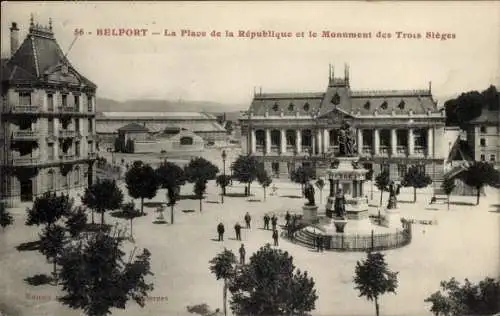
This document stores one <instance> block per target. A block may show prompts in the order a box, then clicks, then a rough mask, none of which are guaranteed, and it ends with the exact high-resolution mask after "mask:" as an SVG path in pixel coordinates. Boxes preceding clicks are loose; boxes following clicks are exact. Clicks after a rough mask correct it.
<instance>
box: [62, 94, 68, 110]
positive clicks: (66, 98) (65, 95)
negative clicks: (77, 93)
mask: <svg viewBox="0 0 500 316" xmlns="http://www.w3.org/2000/svg"><path fill="white" fill-rule="evenodd" d="M61 104H62V106H63V107H66V106H68V95H67V94H62V95H61Z"/></svg>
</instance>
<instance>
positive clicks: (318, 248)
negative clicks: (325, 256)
mask: <svg viewBox="0 0 500 316" xmlns="http://www.w3.org/2000/svg"><path fill="white" fill-rule="evenodd" d="M321 242H322V238H321V235H316V248H317V250H318V252H320V251H321V248H322V245H321Z"/></svg>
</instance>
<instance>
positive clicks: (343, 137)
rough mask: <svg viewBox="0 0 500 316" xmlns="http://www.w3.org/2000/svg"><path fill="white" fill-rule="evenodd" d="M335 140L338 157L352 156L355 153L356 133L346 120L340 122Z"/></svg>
mask: <svg viewBox="0 0 500 316" xmlns="http://www.w3.org/2000/svg"><path fill="white" fill-rule="evenodd" d="M337 140H338V143H339V156H340V157H352V156H354V155H355V154H356V133H355V131H354V129H353V128H352V127H351V125H350V124H349V123H348V122H347V121H344V122H342V126H341V127H340V129H339V136H338V139H337Z"/></svg>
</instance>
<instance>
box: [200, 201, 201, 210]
mask: <svg viewBox="0 0 500 316" xmlns="http://www.w3.org/2000/svg"><path fill="white" fill-rule="evenodd" d="M200 213H201V198H200Z"/></svg>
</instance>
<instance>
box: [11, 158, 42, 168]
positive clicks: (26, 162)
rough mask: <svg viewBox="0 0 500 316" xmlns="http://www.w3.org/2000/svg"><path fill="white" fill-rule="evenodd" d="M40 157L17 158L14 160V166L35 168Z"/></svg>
mask: <svg viewBox="0 0 500 316" xmlns="http://www.w3.org/2000/svg"><path fill="white" fill-rule="evenodd" d="M39 161H40V157H17V158H14V159H12V165H13V166H34V165H36V164H38V162H39Z"/></svg>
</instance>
